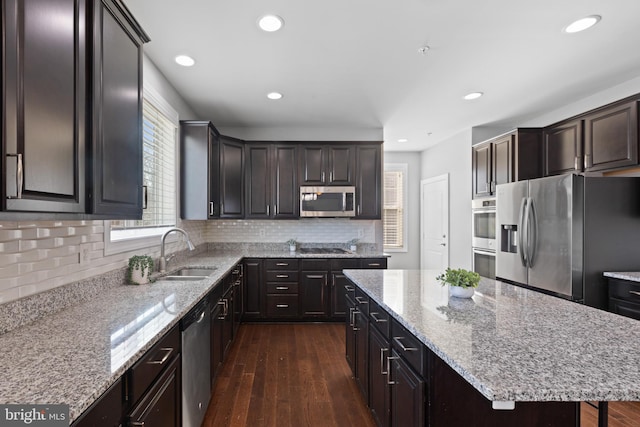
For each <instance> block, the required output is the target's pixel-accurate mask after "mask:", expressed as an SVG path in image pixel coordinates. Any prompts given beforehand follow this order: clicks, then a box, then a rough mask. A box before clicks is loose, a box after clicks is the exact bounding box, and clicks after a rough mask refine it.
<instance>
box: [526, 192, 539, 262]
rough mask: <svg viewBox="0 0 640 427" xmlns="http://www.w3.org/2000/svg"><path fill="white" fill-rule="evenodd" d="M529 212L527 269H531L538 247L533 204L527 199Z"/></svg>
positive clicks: (536, 220)
mask: <svg viewBox="0 0 640 427" xmlns="http://www.w3.org/2000/svg"><path fill="white" fill-rule="evenodd" d="M527 208H528V210H529V214H528V215H527V216H528V221H527V227H528V230H527V234H528V236H527V259H528V260H529V268H533V262H534V261H535V255H536V246H537V245H538V218H537V217H536V207H535V205H534V204H533V199H532V198H529V205H528V206H527Z"/></svg>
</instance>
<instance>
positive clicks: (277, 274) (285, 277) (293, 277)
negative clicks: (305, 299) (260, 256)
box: [266, 270, 298, 282]
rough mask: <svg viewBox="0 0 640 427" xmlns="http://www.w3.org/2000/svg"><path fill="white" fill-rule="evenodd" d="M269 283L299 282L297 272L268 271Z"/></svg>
mask: <svg viewBox="0 0 640 427" xmlns="http://www.w3.org/2000/svg"><path fill="white" fill-rule="evenodd" d="M266 276H267V282H297V281H298V272H297V271H287V270H285V271H267V274H266Z"/></svg>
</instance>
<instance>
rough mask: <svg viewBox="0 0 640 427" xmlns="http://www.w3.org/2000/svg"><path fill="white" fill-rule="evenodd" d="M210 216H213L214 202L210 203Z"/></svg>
mask: <svg viewBox="0 0 640 427" xmlns="http://www.w3.org/2000/svg"><path fill="white" fill-rule="evenodd" d="M209 216H213V202H209Z"/></svg>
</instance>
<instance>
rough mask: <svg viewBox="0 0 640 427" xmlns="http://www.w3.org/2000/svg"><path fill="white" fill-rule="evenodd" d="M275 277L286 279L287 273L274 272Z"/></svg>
mask: <svg viewBox="0 0 640 427" xmlns="http://www.w3.org/2000/svg"><path fill="white" fill-rule="evenodd" d="M276 277H277V278H278V279H288V278H289V275H288V274H276Z"/></svg>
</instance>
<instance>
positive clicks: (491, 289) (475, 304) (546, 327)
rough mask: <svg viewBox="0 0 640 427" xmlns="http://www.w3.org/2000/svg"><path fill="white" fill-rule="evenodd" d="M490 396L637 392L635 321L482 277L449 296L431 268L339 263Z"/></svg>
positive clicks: (639, 341) (595, 396) (561, 397)
mask: <svg viewBox="0 0 640 427" xmlns="http://www.w3.org/2000/svg"><path fill="white" fill-rule="evenodd" d="M345 274H346V276H347V277H348V278H349V279H351V280H352V281H353V282H354V283H355V284H357V285H358V286H359V287H361V288H362V290H363V291H364V292H366V293H367V294H368V295H369V296H370V297H371V298H373V299H374V300H375V301H376V302H378V303H379V304H380V305H381V306H382V307H384V308H385V309H387V310H388V311H389V312H390V314H391V315H392V316H393V317H394V318H395V319H397V320H398V321H399V322H400V323H401V324H402V325H404V326H405V327H406V328H407V329H409V330H410V331H411V332H413V333H414V334H415V335H416V337H418V339H420V340H421V341H422V342H423V343H424V344H425V345H426V346H427V347H428V348H429V349H430V350H432V351H433V352H434V353H435V354H436V355H437V356H439V357H440V358H442V359H443V360H444V361H445V362H446V363H447V364H448V365H449V366H451V367H452V368H453V369H454V370H455V371H456V372H457V373H458V374H460V375H461V376H462V377H463V378H464V379H465V380H466V381H468V382H469V383H470V384H471V385H473V386H474V387H475V388H476V389H477V390H478V391H480V393H482V395H484V396H485V397H486V398H487V399H489V400H491V401H586V400H594V401H614V400H631V401H637V400H640V322H638V321H637V320H633V319H628V318H626V317H622V316H618V315H615V314H612V313H608V312H605V311H601V310H597V309H594V308H590V307H586V306H584V305H580V304H577V303H573V302H569V301H566V300H563V299H560V298H556V297H552V296H548V295H544V294H541V293H538V292H534V291H530V290H527V289H523V288H520V287H516V286H512V285H509V284H506V283H503V282H500V281H494V280H488V279H483V280H482V281H481V284H480V286H479V288H478V289H477V291H476V294H475V295H474V296H473V299H466V300H465V299H458V298H454V297H449V296H448V289H447V288H446V287H442V286H440V284H439V283H438V282H437V281H436V280H435V276H436V275H437V273H436V272H433V271H426V270H423V271H418V270H409V271H407V270H345Z"/></svg>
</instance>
